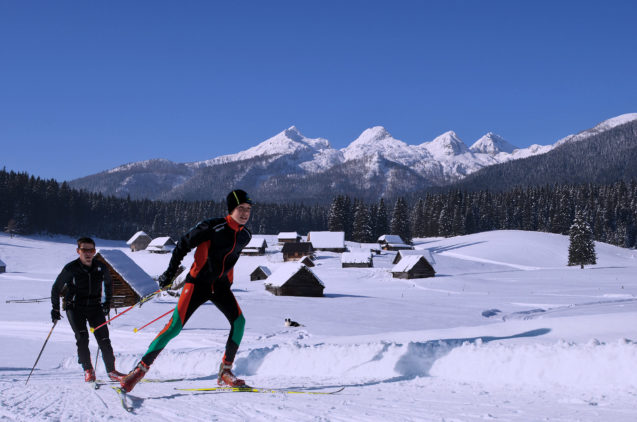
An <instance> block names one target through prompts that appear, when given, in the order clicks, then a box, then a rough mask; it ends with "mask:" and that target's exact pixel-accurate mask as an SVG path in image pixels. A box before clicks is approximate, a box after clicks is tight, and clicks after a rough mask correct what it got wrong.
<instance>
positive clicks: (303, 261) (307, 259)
mask: <svg viewBox="0 0 637 422" xmlns="http://www.w3.org/2000/svg"><path fill="white" fill-rule="evenodd" d="M299 262H300V263H301V264H305V265H306V266H308V267H314V266H316V264H315V263H314V261H312V258H311V257H309V256H304V257H303V258H301V260H300V261H299Z"/></svg>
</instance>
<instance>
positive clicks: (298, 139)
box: [193, 126, 331, 167]
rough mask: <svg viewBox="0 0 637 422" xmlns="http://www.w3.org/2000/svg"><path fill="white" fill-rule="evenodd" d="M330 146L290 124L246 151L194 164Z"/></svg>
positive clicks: (245, 158)
mask: <svg viewBox="0 0 637 422" xmlns="http://www.w3.org/2000/svg"><path fill="white" fill-rule="evenodd" d="M330 148H331V146H330V143H329V141H328V140H327V139H324V138H315V139H312V138H306V137H305V136H303V134H301V132H300V131H299V130H298V129H297V127H296V126H290V127H289V128H287V129H285V130H284V131H282V132H280V133H277V134H276V135H274V136H273V137H271V138H268V139H266V140H265V141H263V142H261V143H260V144H258V145H257V146H254V147H252V148H249V149H247V150H245V151H241V152H239V153H236V154H230V155H223V156H221V157H216V158H213V159H211V160H206V161H200V162H197V163H193V166H196V167H201V166H211V165H216V164H221V163H229V162H233V161H240V160H248V159H251V158H255V157H269V156H281V155H293V154H296V153H299V152H307V153H309V154H310V155H311V154H314V153H317V152H320V151H322V150H325V149H330Z"/></svg>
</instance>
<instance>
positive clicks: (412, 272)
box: [391, 255, 436, 279]
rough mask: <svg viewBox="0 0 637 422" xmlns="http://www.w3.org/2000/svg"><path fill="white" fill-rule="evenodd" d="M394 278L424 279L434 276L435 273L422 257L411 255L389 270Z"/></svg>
mask: <svg viewBox="0 0 637 422" xmlns="http://www.w3.org/2000/svg"><path fill="white" fill-rule="evenodd" d="M391 273H392V275H393V276H394V278H406V279H410V278H426V277H433V276H435V275H436V271H434V268H433V267H432V266H431V264H429V262H428V261H427V259H426V258H425V257H424V256H422V255H411V256H407V257H405V258H403V259H401V260H400V262H399V263H398V264H396V265H394V267H393V268H392V269H391Z"/></svg>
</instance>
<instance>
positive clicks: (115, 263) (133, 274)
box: [98, 249, 159, 297]
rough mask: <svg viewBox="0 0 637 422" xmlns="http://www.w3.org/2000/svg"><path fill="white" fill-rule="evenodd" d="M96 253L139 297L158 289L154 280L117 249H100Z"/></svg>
mask: <svg viewBox="0 0 637 422" xmlns="http://www.w3.org/2000/svg"><path fill="white" fill-rule="evenodd" d="M98 253H99V254H100V255H101V256H102V258H104V260H105V261H106V262H108V263H109V264H110V265H111V266H112V267H113V269H114V270H115V271H117V273H118V274H119V275H121V276H122V278H123V279H124V280H126V282H127V283H128V284H129V285H130V286H131V288H132V289H133V290H134V291H135V293H137V294H138V295H139V296H141V297H143V296H146V295H149V294H151V293H153V292H155V291H157V289H158V288H159V285H158V284H157V282H156V281H155V280H153V279H152V278H151V276H149V275H148V274H147V273H146V272H145V271H144V270H142V269H141V268H140V267H139V266H138V265H137V264H136V263H135V261H133V260H132V259H130V258H129V257H128V255H126V254H125V253H124V252H122V251H120V250H119V249H100V250H98Z"/></svg>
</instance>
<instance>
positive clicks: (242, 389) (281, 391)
mask: <svg viewBox="0 0 637 422" xmlns="http://www.w3.org/2000/svg"><path fill="white" fill-rule="evenodd" d="M344 389H345V387H340V388H338V389H337V390H332V391H310V390H288V389H285V388H255V387H204V388H175V390H178V391H193V392H196V391H225V392H233V393H269V394H318V395H330V394H336V393H340V392H341V391H343V390H344Z"/></svg>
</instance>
